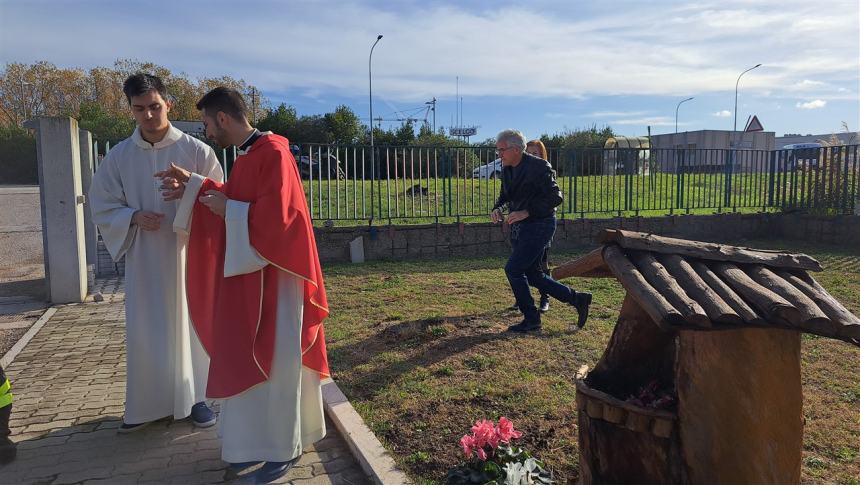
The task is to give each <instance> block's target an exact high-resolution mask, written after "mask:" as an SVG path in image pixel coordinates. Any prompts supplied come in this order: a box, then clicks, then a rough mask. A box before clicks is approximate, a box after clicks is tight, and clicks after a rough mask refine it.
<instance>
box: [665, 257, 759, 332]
mask: <svg viewBox="0 0 860 485" xmlns="http://www.w3.org/2000/svg"><path fill="white" fill-rule="evenodd" d="M657 260H658V261H660V263H661V264H662V265H663V266H664V267H665V268H666V269H667V270H669V273H670V274H671V275H672V276H673V277H674V278H675V279H676V280H677V281H678V283H680V285H681V287H682V288H683V289H684V291H685V292H686V293H687V294H688V295H689V296H690V298H692V299H694V300H696V302H698V303H699V305H701V306H702V308H703V309H704V310H705V313H707V315H708V318H710V319H711V321H713V322H717V323H724V324H728V325H740V324H742V323H743V319H742V318H741V316H740V315H738V313H737V312H736V311H735V310H734V309H733V308H732V307H731V306H730V305H729V304H728V303H726V302H725V301H724V300H723V298H722V297H721V296H720V295H719V294H718V293H717V292H716V291H714V290H713V289H712V288H711V287H710V286H709V285H708V284H707V283H706V282H705V281H704V280H703V279H702V278H701V277H700V276H699V275H698V273H696V270H694V269H693V267H692V266H691V265H690V263H689V262H688V261H687V260H685V259H684V258H682V257H681V256H678V255H677V254H661V255H658V256H657Z"/></svg>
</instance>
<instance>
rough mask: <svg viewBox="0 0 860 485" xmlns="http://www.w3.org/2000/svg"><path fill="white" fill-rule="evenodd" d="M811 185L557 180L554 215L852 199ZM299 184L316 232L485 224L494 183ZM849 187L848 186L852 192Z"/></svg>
mask: <svg viewBox="0 0 860 485" xmlns="http://www.w3.org/2000/svg"><path fill="white" fill-rule="evenodd" d="M852 180H853V179H852ZM817 181H818V179H816V178H810V177H809V176H807V174H806V173H805V172H800V173H799V174H798V173H795V172H791V173H784V172H778V173H777V177H776V178H775V179H774V180H771V179H770V177H769V176H768V174H767V173H764V174H762V173H738V174H734V175H733V176H731V178H730V179H728V181H727V179H726V175H725V174H722V173H699V174H685V175H683V176H678V175H676V174H670V173H654V174H652V175H630V176H624V175H600V176H596V175H595V176H579V177H558V184H559V186H560V188H561V190H562V192H563V194H564V203H563V204H562V205H561V206H560V207H559V211H560V212H562V213H564V214H566V217H607V216H609V217H612V216H616V215H638V214H640V213H643V215H644V214H647V213H655V214H668V213H669V212H670V211H674V212H677V213H712V212H715V211H723V212H731V211H736V210H741V211H753V212H754V211H761V210H775V209H777V208H781V207H783V206H786V207H812V206H815V207H818V206H819V205H822V204H823V206H826V207H843V206H844V207H853V204H848V205H845V204H844V203H843V202H845V201H846V200H847V201H853V200H854V192H853V190H855V189H851V190H848V189H847V188H845V190H847V192H845V193H843V191H842V190H841V189H840V187H841V188H844V187H843V186H842V185H838V184H837V185H835V186H833V187H831V188H830V189H827V190H828V192H827V194H829V195H826V196H825V193H824V192H816V190H818V189H820V190H825V189H826V187H824V186H821V187H818V185H816V183H817ZM727 182H728V183H727ZM771 182H773V183H772V184H771ZM303 184H304V188H305V195H306V197H307V199H308V205H309V207H310V209H311V214H312V217H313V218H314V220H315V221H316V222H317V223H318V224H320V225H322V224H325V223H326V221H329V220H330V221H332V222H331V223H332V224H334V225H354V224H355V221H356V220H368V219H370V217H371V216H373V218H374V219H375V220H376V221H378V223H380V224H386V223H388V220H389V219H390V220H392V221H393V222H395V223H413V224H421V223H433V222H437V221H438V222H455V221H459V220H463V218H466V219H469V218H470V217H478V218H486V216H487V214H489V212H490V211H491V210H492V207H493V205H494V203H495V201H496V198H497V197H498V195H499V188H500V186H501V182H500V181H499V180H486V179H477V178H438V179H436V178H427V177H426V176H421V174H418V173H417V172H416V173H415V174H414V175H413V174H411V173H410V174H409V176H407V177H405V178H396V179H389V180H379V181H377V182H375V183H372V182H371V181H369V180H366V181H361V180H337V179H332V180H328V179H323V180H313V181H309V180H304V181H303ZM852 184H853V182H852V183H851V184H849V185H850V186H851V187H854V185H852ZM831 185H832V184H831ZM416 186H418V187H419V188H416ZM816 187H818V189H816ZM834 187H835V188H834ZM413 189H414V191H413ZM727 189H728V190H730V194H731V195H730V197H729V200H726V198H725V194H726V190H727ZM771 190H772V193H771ZM831 192H832V193H831Z"/></svg>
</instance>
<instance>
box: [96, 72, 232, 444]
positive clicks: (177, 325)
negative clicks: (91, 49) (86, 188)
mask: <svg viewBox="0 0 860 485" xmlns="http://www.w3.org/2000/svg"><path fill="white" fill-rule="evenodd" d="M123 91H124V92H125V94H126V96H127V98H128V101H129V105H130V107H131V109H132V113H133V115H134V117H135V119H136V121H137V128H136V129H135V131H134V133H133V134H132V135H131V137H130V138H128V139H126V140H124V141H122V142H121V143H119V144H118V145H116V146H115V147H113V148H112V149H111V150H110V151H109V152H108V153H107V155H106V156H105V158H104V160H103V161H102V162H101V164H100V165H99V167H98V169H97V170H96V173H95V175H94V177H93V182H92V186H91V189H90V193H89V199H88V200H89V203H90V206H91V208H92V212H93V220H94V222H95V223H96V225H97V226H98V229H99V232H100V234H101V237H102V239H103V241H104V243H105V246H106V248H107V250H108V252H109V253H110V255H111V257H112V258H113V260H114V261H119V260H120V259H122V258H123V257H125V317H126V319H125V320H126V326H125V328H126V353H127V364H126V403H125V415H124V417H123V425H122V426H121V427H120V428H119V432H131V431H136V430H138V429H142V428H143V427H144V426H146V425H147V424H149V423H151V422H153V421H155V420H158V419H161V418H165V417H169V416H172V417H173V418H174V419H183V418H185V417H188V416H189V415H191V416H192V419H193V421H194V423H195V424H196V425H198V426H203V427H205V426H211V425H212V424H214V423H215V415H214V413H213V412H212V411H211V410H210V409H209V408H208V406H207V405H206V404H205V402H204V401H205V388H206V380H207V372H208V366H209V359H208V357H207V356H206V353H205V352H204V350H203V347H202V346H201V344H200V342H199V340H198V338H197V336H196V334H195V333H194V330H193V327H192V326H191V324H190V321H189V317H188V309H187V304H186V299H185V244H186V241H185V239H184V238H183V237H182V236H181V235H178V234H176V233H175V232H174V231H173V229H172V227H171V223H170V221H172V220H173V218H174V217H175V215H176V209H177V203H176V202H168V201H164V200H163V198H162V196H161V189H160V185H161V181H160V179H158V178H156V177H154V174H155V173H156V172H158V171H161V170H164V169H165V168H167V167H170V165H171V163H175V164H178V165H181V166H183V167H185V168H187V169H188V170H193V171H195V172H198V173H201V174H206V176H207V177H211V178H213V179H217V180H221V179H222V178H223V172H222V169H221V165H220V164H219V162H218V159H217V158H216V156H215V152H214V151H213V150H212V148H211V147H209V146H208V145H206V144H205V143H203V142H202V141H200V140H198V139H195V138H193V137H191V136H189V135H187V134H185V133H183V132H181V131H180V130H178V129H176V128H175V127H173V126H172V125H171V124H170V122H169V121H168V120H167V113H168V111H169V109H170V106H171V104H170V102H169V101H167V100H166V99H167V98H168V97H167V95H166V91H165V89H164V85H163V83H162V82H161V80H160V79H158V78H157V77H155V76H151V75H148V74H135V75H133V76H130V77H129V78H128V79H127V80H126V82H125V84H124V87H123Z"/></svg>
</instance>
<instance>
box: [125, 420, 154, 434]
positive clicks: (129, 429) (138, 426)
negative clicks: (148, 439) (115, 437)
mask: <svg viewBox="0 0 860 485" xmlns="http://www.w3.org/2000/svg"><path fill="white" fill-rule="evenodd" d="M154 422H155V421H147V422H145V423H134V424H130V423H126V422H125V421H123V423H122V424H121V425H120V427H119V428H117V429H116V432H117V433H119V434H128V433H134V432H135V431H140V430H142V429H143V428H146V427H147V426H149V425H150V424H152V423H154Z"/></svg>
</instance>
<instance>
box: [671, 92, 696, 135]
mask: <svg viewBox="0 0 860 485" xmlns="http://www.w3.org/2000/svg"><path fill="white" fill-rule="evenodd" d="M691 99H693V97H692V96H691V97H689V98H687V99H685V100H683V101H681V102H680V103H678V106H675V133H678V108H680V107H681V105H682V104H684V103H686V102H687V101H689V100H691Z"/></svg>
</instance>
